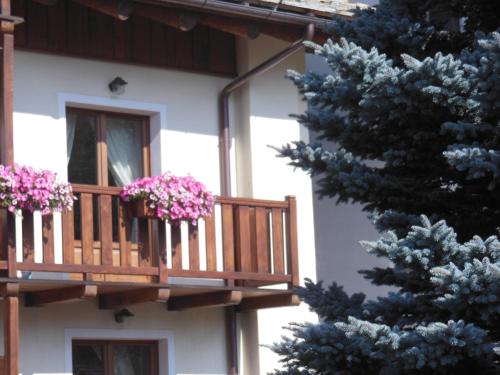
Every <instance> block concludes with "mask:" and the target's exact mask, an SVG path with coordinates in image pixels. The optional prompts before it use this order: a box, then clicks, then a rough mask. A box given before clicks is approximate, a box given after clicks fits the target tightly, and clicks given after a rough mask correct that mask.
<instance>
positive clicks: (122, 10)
mask: <svg viewBox="0 0 500 375" xmlns="http://www.w3.org/2000/svg"><path fill="white" fill-rule="evenodd" d="M73 1H74V2H75V3H78V4H80V5H83V6H84V7H87V8H90V9H93V10H96V11H98V12H101V13H104V14H107V15H108V16H111V17H113V18H116V19H118V20H120V21H126V20H127V19H128V18H129V17H130V15H131V14H132V11H133V8H134V4H133V1H132V0H73Z"/></svg>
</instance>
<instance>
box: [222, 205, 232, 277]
mask: <svg viewBox="0 0 500 375" xmlns="http://www.w3.org/2000/svg"><path fill="white" fill-rule="evenodd" d="M222 251H223V259H224V261H223V263H224V271H229V272H232V271H234V220H233V206H232V205H230V204H223V205H222Z"/></svg>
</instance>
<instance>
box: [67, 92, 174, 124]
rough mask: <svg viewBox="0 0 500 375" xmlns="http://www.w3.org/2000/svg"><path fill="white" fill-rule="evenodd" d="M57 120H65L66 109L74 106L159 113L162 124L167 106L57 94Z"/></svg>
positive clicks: (138, 112)
mask: <svg viewBox="0 0 500 375" xmlns="http://www.w3.org/2000/svg"><path fill="white" fill-rule="evenodd" d="M57 96H58V108H59V118H66V107H67V106H68V105H70V106H71V105H75V106H78V107H81V108H85V107H88V108H93V109H95V108H96V107H97V108H101V109H106V110H109V111H116V112H121V113H124V112H125V113H136V114H144V115H153V114H157V113H159V114H160V115H161V116H162V122H166V118H167V106H166V105H164V104H159V103H148V102H139V101H135V100H125V99H118V98H109V97H108V98H106V97H102V96H90V95H81V94H73V93H67V92H60V93H58V95H57Z"/></svg>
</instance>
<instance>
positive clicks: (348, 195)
mask: <svg viewBox="0 0 500 375" xmlns="http://www.w3.org/2000/svg"><path fill="white" fill-rule="evenodd" d="M499 17H500V2H498V1H483V0H434V1H421V0H382V1H381V2H380V5H379V6H378V8H377V10H365V11H359V12H358V13H357V16H356V18H355V19H354V20H353V21H343V20H340V21H338V22H337V23H335V24H334V26H333V27H332V28H331V29H330V30H329V32H330V33H331V35H332V39H331V40H329V41H328V42H327V43H326V44H325V45H323V46H320V45H315V44H309V47H310V48H313V49H314V50H315V53H316V54H317V55H319V56H322V57H323V58H324V59H325V60H326V62H327V63H328V65H329V67H330V68H331V73H330V74H328V75H320V74H316V73H313V72H311V73H307V74H299V73H296V72H290V73H289V78H290V79H291V80H292V81H293V82H294V83H295V85H296V86H297V88H298V90H299V91H300V93H301V94H302V95H303V97H304V99H305V100H306V101H307V103H308V108H309V109H308V110H307V111H306V112H305V113H304V114H302V115H299V116H297V118H298V120H299V121H300V123H302V124H303V125H305V126H306V127H307V128H309V129H310V130H312V131H314V132H315V133H316V134H318V136H319V140H320V141H322V140H325V141H329V142H335V143H336V144H337V145H338V149H336V150H328V149H326V147H324V146H322V144H321V143H314V144H306V143H302V142H295V143H293V144H289V145H286V146H284V147H283V148H282V149H280V154H281V156H283V157H287V158H289V159H290V161H291V164H292V165H293V166H295V167H299V168H302V169H303V170H306V171H308V172H309V173H310V174H311V175H312V176H314V177H316V178H317V180H318V181H319V185H318V186H319V191H318V193H319V194H320V195H321V196H323V197H328V198H334V199H336V200H337V202H358V203H361V204H362V205H363V207H364V209H365V210H366V211H367V212H368V213H369V215H370V217H372V219H373V221H374V225H375V226H376V227H377V229H379V230H380V231H381V232H383V233H384V235H383V237H382V238H381V239H379V240H378V241H376V242H362V245H363V246H364V247H365V248H366V250H367V251H368V252H369V253H371V254H373V255H375V256H377V257H384V258H387V259H389V260H390V262H391V263H392V265H391V266H390V267H387V268H375V269H371V270H364V271H361V272H362V274H363V275H364V277H366V278H367V279H369V280H370V281H371V282H372V283H374V284H377V285H389V286H392V287H394V288H395V290H396V292H392V293H389V295H387V296H385V297H380V298H378V299H377V300H375V301H366V300H365V296H364V295H363V294H361V293H358V294H355V295H352V296H348V295H347V294H346V293H345V292H344V291H343V290H342V288H341V287H339V286H338V285H335V284H334V285H332V286H330V287H329V288H327V289H325V288H324V287H323V285H322V284H321V283H313V282H311V281H306V286H305V287H304V288H300V289H299V290H298V293H299V295H300V296H301V298H302V299H303V300H304V301H305V302H306V303H307V304H308V305H309V306H310V308H311V309H312V310H313V311H315V312H316V313H317V314H318V315H319V316H320V318H321V320H320V323H318V324H293V325H291V326H290V327H289V329H290V330H291V333H292V334H291V336H290V337H288V338H285V337H284V338H283V339H282V341H281V342H280V343H277V344H275V345H274V347H273V350H274V351H276V352H277V353H278V354H280V355H281V361H282V364H283V368H284V369H283V370H278V371H276V374H279V375H285V374H288V375H291V374H297V375H298V374H301V375H313V374H314V375H319V374H323V375H327V374H328V375H330V374H332V375H358V374H374V375H377V374H384V375H385V374H387V375H406V374H455V375H462V374H463V375H465V374H467V375H469V374H470V375H475V374H500V241H499V240H498V238H497V236H498V234H499V233H500V232H499V231H500V229H499V227H500V29H499V28H500V22H499ZM373 161H376V163H373ZM374 165H375V166H374ZM318 235H321V233H319V234H318Z"/></svg>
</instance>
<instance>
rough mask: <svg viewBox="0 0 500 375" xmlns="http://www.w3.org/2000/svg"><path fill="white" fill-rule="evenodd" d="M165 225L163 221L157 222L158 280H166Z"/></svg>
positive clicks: (161, 281)
mask: <svg viewBox="0 0 500 375" xmlns="http://www.w3.org/2000/svg"><path fill="white" fill-rule="evenodd" d="M166 232H167V231H166V225H165V223H164V222H163V221H160V222H158V242H159V243H158V247H159V249H158V268H159V273H158V282H160V283H167V282H168V271H167V233H166Z"/></svg>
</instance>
